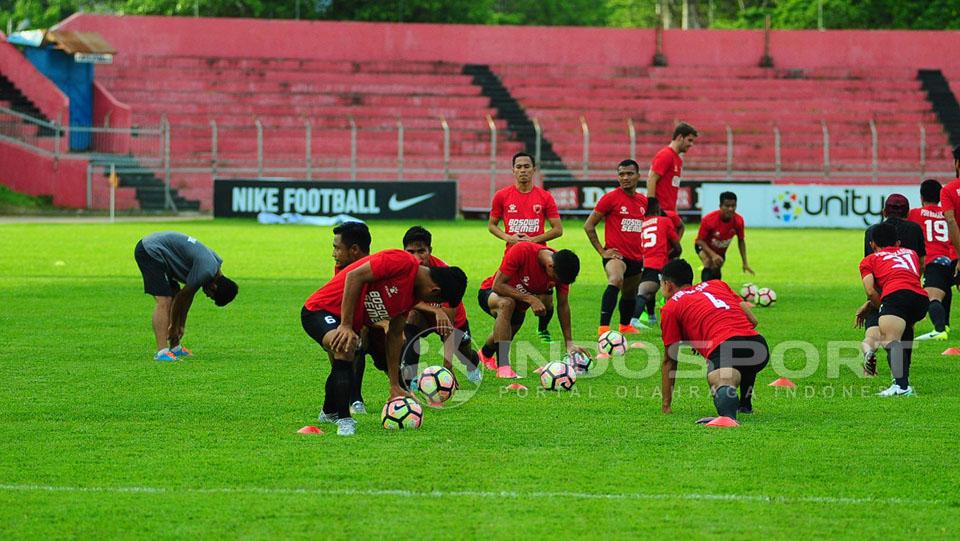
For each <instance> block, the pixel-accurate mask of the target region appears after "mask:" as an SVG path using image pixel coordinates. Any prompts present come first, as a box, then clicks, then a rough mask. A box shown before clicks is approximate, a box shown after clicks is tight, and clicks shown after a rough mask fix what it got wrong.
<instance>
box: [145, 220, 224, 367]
mask: <svg viewBox="0 0 960 541" xmlns="http://www.w3.org/2000/svg"><path fill="white" fill-rule="evenodd" d="M133 257H134V259H136V261H137V266H138V267H140V274H142V275H143V292H144V293H146V294H148V295H153V297H154V299H156V302H157V304H156V306H155V307H154V310H153V334H154V337H155V338H156V340H157V352H156V353H155V354H154V356H153V359H154V360H155V361H176V360H177V359H179V358H181V357H188V356H190V355H191V351H190V350H189V349H187V348H185V347H183V345H181V344H180V341H181V340H182V339H183V333H184V329H185V328H186V325H187V313H188V312H189V311H190V305H191V304H192V303H193V296H194V295H196V293H197V291H199V290H201V289H202V290H203V293H204V295H206V296H207V297H209V298H211V299H213V302H214V304H216V305H217V306H226V305H228V304H230V301H232V300H233V299H234V298H235V297H236V296H237V290H238V288H237V284H236V283H235V282H234V281H233V280H231V279H229V278H227V277H226V276H224V275H223V273H222V272H221V266H222V264H223V260H222V259H220V256H218V255H217V253H216V252H214V251H213V250H211V249H210V248H207V247H206V246H204V245H203V244H202V243H201V242H200V241H198V240H197V239H195V238H193V237H190V236H188V235H185V234H183V233H177V232H175V231H164V232H161V233H154V234H152V235H148V236H146V237H144V238H143V239H141V240H140V241H139V242H137V246H136V248H134V250H133ZM181 283H182V284H183V287H182V288H181V287H180V284H181Z"/></svg>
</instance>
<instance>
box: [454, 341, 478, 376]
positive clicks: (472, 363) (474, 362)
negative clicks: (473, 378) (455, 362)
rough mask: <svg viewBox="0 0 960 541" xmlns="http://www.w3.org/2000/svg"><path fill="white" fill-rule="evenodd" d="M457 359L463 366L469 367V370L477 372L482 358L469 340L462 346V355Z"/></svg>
mask: <svg viewBox="0 0 960 541" xmlns="http://www.w3.org/2000/svg"><path fill="white" fill-rule="evenodd" d="M457 357H458V358H459V359H460V362H462V363H463V366H466V367H467V370H476V369H477V366H479V365H480V357H479V356H478V355H477V352H476V351H474V350H473V347H472V346H471V345H470V342H468V341H467V340H464V341H463V342H462V343H461V344H460V355H458V356H457Z"/></svg>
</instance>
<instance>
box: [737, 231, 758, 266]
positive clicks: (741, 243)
mask: <svg viewBox="0 0 960 541" xmlns="http://www.w3.org/2000/svg"><path fill="white" fill-rule="evenodd" d="M737 248H738V249H739V250H740V261H742V262H743V272H749V273H750V274H753V275H756V274H757V273H755V272H753V269H751V268H750V264H749V263H747V241H746V240H745V239H737Z"/></svg>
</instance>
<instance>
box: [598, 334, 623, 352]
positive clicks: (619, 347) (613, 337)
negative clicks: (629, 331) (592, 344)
mask: <svg viewBox="0 0 960 541" xmlns="http://www.w3.org/2000/svg"><path fill="white" fill-rule="evenodd" d="M597 347H598V348H600V351H601V352H603V353H609V354H611V355H623V354H624V353H626V352H627V339H626V338H624V337H623V335H622V334H620V333H619V332H617V331H607V332H605V333H603V334H601V335H600V338H599V339H597Z"/></svg>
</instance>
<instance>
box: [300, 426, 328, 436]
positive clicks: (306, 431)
mask: <svg viewBox="0 0 960 541" xmlns="http://www.w3.org/2000/svg"><path fill="white" fill-rule="evenodd" d="M297 434H323V430H320V429H319V428H317V427H315V426H310V425H307V426H305V427H303V428H301V429H300V430H297Z"/></svg>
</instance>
